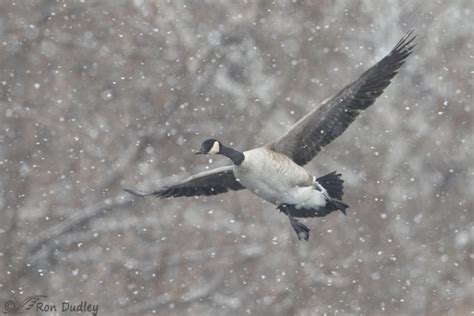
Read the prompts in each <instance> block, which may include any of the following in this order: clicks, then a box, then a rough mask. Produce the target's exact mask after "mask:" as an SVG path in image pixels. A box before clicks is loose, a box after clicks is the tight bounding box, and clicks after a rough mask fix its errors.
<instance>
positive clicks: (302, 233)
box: [286, 214, 310, 241]
mask: <svg viewBox="0 0 474 316" xmlns="http://www.w3.org/2000/svg"><path fill="white" fill-rule="evenodd" d="M286 215H287V216H288V219H289V220H290V224H291V226H292V227H293V229H294V230H295V232H296V236H298V239H299V240H303V239H304V240H306V241H308V239H309V231H310V229H309V228H308V227H307V226H306V225H305V224H303V223H301V222H300V221H298V220H297V219H295V218H294V217H293V216H291V215H289V214H286Z"/></svg>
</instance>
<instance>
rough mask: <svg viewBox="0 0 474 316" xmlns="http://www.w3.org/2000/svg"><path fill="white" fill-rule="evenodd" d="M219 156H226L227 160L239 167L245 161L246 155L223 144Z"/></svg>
mask: <svg viewBox="0 0 474 316" xmlns="http://www.w3.org/2000/svg"><path fill="white" fill-rule="evenodd" d="M219 154H221V155H224V156H226V157H227V158H229V159H230V160H232V162H233V163H234V165H237V166H238V165H240V164H241V163H242V162H243V161H244V159H245V156H244V154H243V153H241V152H240V151H238V150H235V149H233V148H230V147H226V146H224V145H222V144H221V148H220V151H219Z"/></svg>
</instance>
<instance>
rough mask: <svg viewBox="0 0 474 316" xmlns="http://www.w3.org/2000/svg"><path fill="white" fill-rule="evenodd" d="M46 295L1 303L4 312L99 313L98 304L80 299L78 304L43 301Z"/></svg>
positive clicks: (95, 315)
mask: <svg viewBox="0 0 474 316" xmlns="http://www.w3.org/2000/svg"><path fill="white" fill-rule="evenodd" d="M46 297H47V296H46V295H32V296H28V297H27V298H25V299H24V300H23V301H21V302H17V301H15V300H8V301H6V302H5V304H4V305H3V313H4V314H22V313H25V312H28V311H35V312H73V313H74V312H75V313H91V314H92V316H97V314H98V313H99V304H90V303H88V302H87V301H81V302H80V303H79V304H72V303H70V302H62V303H61V305H58V306H57V305H56V304H50V303H44V302H43V301H42V299H44V298H46Z"/></svg>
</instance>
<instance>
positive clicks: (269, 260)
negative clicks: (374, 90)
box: [0, 0, 474, 315]
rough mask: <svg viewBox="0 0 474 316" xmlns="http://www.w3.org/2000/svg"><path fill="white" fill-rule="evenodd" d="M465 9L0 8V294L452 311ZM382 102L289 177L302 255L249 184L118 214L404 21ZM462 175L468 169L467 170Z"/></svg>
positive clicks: (197, 310) (457, 295) (351, 310)
mask: <svg viewBox="0 0 474 316" xmlns="http://www.w3.org/2000/svg"><path fill="white" fill-rule="evenodd" d="M472 10H473V5H472V2H471V1H469V0H466V1H463V0H457V1H450V2H447V1H445V2H443V3H441V2H438V1H410V2H408V1H390V2H381V1H375V0H373V1H364V2H356V1H337V2H334V3H333V1H314V2H313V1H283V0H281V1H235V0H223V1H219V2H217V1H192V2H191V1H146V0H134V1H125V0H120V1H116V0H100V1H99V0H97V1H87V0H85V1H84V0H80V1H60V0H58V1H52V0H35V1H33V0H30V1H23V0H22V1H15V2H14V1H10V0H3V1H1V2H0V130H1V133H0V171H1V172H0V175H1V176H0V209H1V215H0V216H1V222H0V300H1V306H0V308H3V302H4V300H6V299H9V298H12V297H14V298H17V299H21V298H24V297H26V296H28V295H33V294H43V295H47V296H48V299H49V300H50V301H51V302H56V303H58V302H61V301H64V300H69V301H72V302H79V301H81V300H87V301H88V302H90V303H98V304H100V311H99V314H102V315H107V314H109V315H111V314H115V315H152V314H159V315H222V314H227V315H243V314H252V315H323V314H324V313H327V314H339V315H357V314H363V315H381V314H384V315H414V314H420V313H421V314H425V315H468V314H469V313H470V312H471V311H472V310H473V309H474V307H473V306H474V301H473V299H472V296H471V295H472V293H473V292H474V281H473V275H474V267H473V266H474V264H473V260H474V254H473V251H474V228H473V223H474V215H473V204H474V203H473V193H474V192H473V187H474V183H473V182H474V181H473V174H474V170H473V164H472V159H473V158H474V157H473V156H474V155H473V149H472V148H473V145H474V144H473V137H472V136H473V114H472V112H473V109H472V92H473V85H472V84H473V81H472V65H473V59H472V52H473V39H472V30H473V28H472V22H469V21H471V20H472ZM412 28H413V29H415V31H416V33H417V34H418V38H417V43H418V46H417V47H416V49H415V51H414V53H413V55H412V56H410V57H409V59H408V62H407V63H406V65H405V66H404V67H403V68H402V69H401V71H400V73H399V74H398V75H397V76H396V77H395V79H394V81H393V83H392V84H391V85H390V86H389V88H388V89H387V90H386V92H385V93H384V95H383V96H382V97H381V98H379V99H378V101H377V102H376V103H375V104H374V106H373V107H371V108H370V109H369V110H367V111H366V112H365V113H364V114H363V115H362V116H361V117H360V118H359V119H358V120H357V121H356V122H355V123H354V124H353V125H352V126H351V127H350V128H349V129H348V130H347V131H346V133H345V134H343V136H341V137H340V138H338V139H337V140H336V141H335V142H334V143H332V144H331V145H330V146H328V147H327V148H326V149H327V150H326V151H325V152H323V153H321V154H320V155H318V156H317V158H316V159H314V160H313V161H312V162H311V163H310V164H308V165H307V169H308V170H309V171H310V172H312V173H313V174H315V175H322V174H324V173H326V172H330V171H333V170H338V171H340V172H341V173H342V174H343V177H344V179H345V181H346V182H345V192H346V195H345V197H344V200H345V201H346V202H347V203H348V204H349V205H350V206H351V208H350V209H349V210H348V211H349V212H348V216H347V217H344V216H343V215H342V214H340V213H338V214H336V213H333V214H331V215H330V216H328V217H326V218H322V219H321V218H318V219H310V220H309V221H307V222H306V223H307V225H308V226H309V227H310V228H311V229H312V231H311V238H310V241H309V242H308V243H306V242H298V241H297V240H296V237H295V235H294V232H293V231H292V229H291V227H290V225H289V224H288V221H287V218H286V217H285V216H283V215H281V214H279V212H278V211H277V210H276V209H275V207H274V206H272V205H270V204H268V203H265V202H263V201H262V200H261V199H259V198H257V197H254V196H253V195H252V194H251V193H250V192H244V191H242V192H232V193H229V194H226V195H219V196H217V197H209V198H199V199H194V198H181V199H175V200H173V199H168V200H157V199H153V198H148V199H142V200H133V199H132V198H131V196H130V195H128V194H126V193H125V192H123V191H122V189H123V188H135V189H142V190H151V189H156V188H158V187H159V186H160V185H161V184H163V183H166V182H168V181H173V180H174V179H180V178H182V177H185V176H188V175H190V174H192V173H194V172H197V171H201V170H204V169H206V168H208V167H214V166H218V165H223V164H227V163H228V162H227V160H226V159H225V158H215V159H214V161H208V158H206V157H196V156H194V155H193V154H192V151H193V150H195V149H198V148H199V146H200V144H201V142H202V141H203V140H204V139H206V138H210V137H217V138H219V139H220V140H222V141H223V142H224V143H226V144H232V145H233V146H235V147H236V148H238V149H248V148H252V147H255V146H259V145H262V144H264V143H266V142H268V141H271V140H273V139H275V138H276V137H278V136H279V135H281V134H282V133H283V132H284V131H285V130H286V129H287V128H288V127H289V126H290V125H291V124H292V123H293V122H295V121H296V120H297V119H298V118H300V117H301V116H302V115H304V114H305V113H306V112H308V111H309V110H310V109H312V108H313V107H314V106H316V105H317V104H318V103H319V102H320V101H321V100H323V99H325V98H326V97H329V96H331V95H332V94H334V93H336V92H338V91H339V89H340V88H342V87H343V86H344V85H346V84H347V83H349V81H351V80H352V79H355V78H356V77H357V76H358V75H359V74H361V73H362V72H363V71H364V70H365V69H366V68H368V67H369V66H370V65H372V64H373V63H375V62H376V61H377V60H379V59H380V58H382V57H383V56H384V55H385V54H386V53H387V52H388V51H389V50H390V49H391V48H392V47H393V46H394V45H395V43H396V42H397V41H398V40H399V39H400V37H401V36H402V35H403V34H404V33H405V32H407V31H408V30H410V29H412ZM469 161H471V162H469ZM33 314H34V313H33Z"/></svg>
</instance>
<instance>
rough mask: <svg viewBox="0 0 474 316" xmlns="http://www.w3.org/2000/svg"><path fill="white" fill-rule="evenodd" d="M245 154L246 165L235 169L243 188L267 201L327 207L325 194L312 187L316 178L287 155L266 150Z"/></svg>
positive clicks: (260, 149) (243, 164) (244, 163)
mask: <svg viewBox="0 0 474 316" xmlns="http://www.w3.org/2000/svg"><path fill="white" fill-rule="evenodd" d="M244 155H245V159H244V161H243V163H242V164H241V165H239V166H234V174H235V176H236V178H237V180H238V181H239V182H240V183H241V184H242V185H243V186H245V187H246V188H247V189H249V190H250V191H252V192H253V193H254V194H256V195H258V196H259V197H261V198H263V199H264V200H266V201H268V202H270V203H273V204H275V205H279V204H293V205H296V206H297V207H312V208H317V207H321V206H324V205H325V204H326V202H325V198H324V196H323V193H322V192H320V191H317V190H316V189H314V187H313V177H312V176H311V175H309V174H308V173H307V172H306V170H305V169H304V168H302V167H300V166H298V165H297V164H295V163H294V162H293V161H292V160H291V159H289V158H288V157H287V156H284V155H281V154H278V153H275V152H272V151H270V150H268V149H266V148H265V147H263V148H258V149H254V150H250V151H246V152H244Z"/></svg>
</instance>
